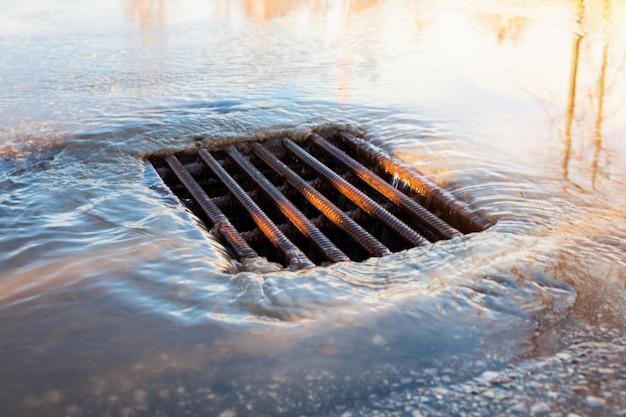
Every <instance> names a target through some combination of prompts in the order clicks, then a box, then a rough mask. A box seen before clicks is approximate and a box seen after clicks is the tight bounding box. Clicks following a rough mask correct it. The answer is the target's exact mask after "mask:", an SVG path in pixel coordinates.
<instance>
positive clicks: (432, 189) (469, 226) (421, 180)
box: [340, 132, 491, 233]
mask: <svg viewBox="0 0 626 417" xmlns="http://www.w3.org/2000/svg"><path fill="white" fill-rule="evenodd" d="M340 138H341V139H342V140H343V141H344V142H345V143H347V144H349V145H350V146H352V147H353V149H354V150H355V151H356V152H357V153H359V154H360V155H362V156H364V157H366V158H368V159H369V160H371V161H374V162H376V163H377V164H378V165H379V166H380V167H381V168H382V169H383V170H385V171H386V172H388V173H389V174H390V175H393V176H397V177H398V178H399V179H400V180H401V181H403V182H404V183H406V184H407V185H408V186H409V187H410V188H411V189H412V190H413V191H415V192H416V193H417V194H419V195H420V196H422V197H424V198H425V199H426V200H427V201H428V200H430V201H432V202H433V204H434V206H435V207H436V208H437V209H439V210H441V211H442V216H443V217H444V219H445V220H446V221H448V222H450V223H455V224H456V225H458V226H459V228H460V229H461V231H463V232H465V233H469V232H480V231H483V230H485V229H487V228H489V227H490V226H491V224H490V223H489V222H488V221H487V220H485V219H483V218H482V217H480V216H479V215H477V214H476V213H474V212H472V211H471V210H470V209H469V208H468V207H467V206H466V205H465V204H464V203H462V202H460V201H459V200H457V199H456V198H454V197H453V196H452V194H450V193H449V192H448V191H446V190H444V189H443V188H441V187H439V186H438V185H436V184H435V183H433V182H432V181H430V180H429V179H428V178H426V177H424V176H423V175H420V174H418V173H417V172H415V170H414V169H412V168H409V167H407V166H406V165H405V164H404V163H402V162H401V161H400V160H398V159H397V158H394V157H392V156H389V155H386V154H385V153H384V152H382V151H381V150H380V149H378V148H377V147H376V146H374V145H372V144H370V143H368V142H366V141H364V140H363V139H361V138H357V137H356V136H354V135H352V134H350V133H346V132H343V133H341V135H340Z"/></svg>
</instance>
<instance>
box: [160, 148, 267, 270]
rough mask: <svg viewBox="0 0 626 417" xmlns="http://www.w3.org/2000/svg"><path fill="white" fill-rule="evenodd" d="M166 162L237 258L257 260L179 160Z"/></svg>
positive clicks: (255, 254)
mask: <svg viewBox="0 0 626 417" xmlns="http://www.w3.org/2000/svg"><path fill="white" fill-rule="evenodd" d="M165 162H166V163H167V165H168V166H169V167H170V169H171V170H172V172H173V173H174V175H175V176H176V177H177V178H178V180H179V181H180V182H181V183H182V184H183V186H184V187H185V188H186V189H187V191H188V192H189V194H191V196H192V197H193V199H194V201H195V202H196V203H197V204H198V206H200V208H201V209H202V211H203V212H204V213H205V214H206V215H207V217H208V218H209V220H211V222H212V223H213V225H214V226H215V228H216V230H217V231H218V233H219V234H220V236H222V238H224V240H226V241H227V242H228V243H229V244H230V246H231V247H232V248H233V250H234V251H235V253H236V254H237V256H238V257H239V258H241V259H245V258H256V257H257V256H258V255H257V253H256V252H255V251H254V250H253V249H252V248H251V247H250V245H248V243H247V242H246V241H245V240H244V239H243V238H242V237H241V235H240V234H239V232H238V231H237V229H235V227H234V226H233V225H232V224H231V223H230V221H229V220H228V218H227V217H226V216H225V215H224V213H222V212H221V211H220V209H219V208H218V207H217V206H216V205H215V203H213V202H212V201H211V199H210V198H209V196H208V195H206V193H205V192H204V190H203V189H202V187H200V185H199V184H198V183H197V182H196V180H194V178H193V177H192V176H191V174H189V172H187V170H186V169H185V167H184V166H183V164H181V163H180V161H179V160H178V158H176V157H175V156H174V155H170V156H168V157H166V158H165Z"/></svg>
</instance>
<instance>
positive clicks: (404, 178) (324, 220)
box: [150, 131, 489, 269]
mask: <svg viewBox="0 0 626 417" xmlns="http://www.w3.org/2000/svg"><path fill="white" fill-rule="evenodd" d="M150 162H151V163H152V165H153V166H154V167H155V169H156V170H157V172H158V173H159V175H160V176H161V178H162V179H163V181H164V182H165V183H166V184H167V186H168V187H169V188H170V190H171V191H172V192H173V193H174V194H175V195H176V196H177V197H178V198H179V199H180V200H181V201H182V202H183V203H184V204H185V205H186V206H187V207H188V208H189V209H190V210H191V211H192V212H193V213H194V214H196V215H197V216H198V218H199V219H200V220H201V221H202V222H204V223H205V224H206V226H207V227H208V228H210V229H213V230H214V231H215V232H216V233H217V234H218V236H219V237H220V238H221V239H222V240H223V242H224V243H225V244H226V245H227V246H228V247H229V248H230V249H231V250H232V252H233V253H234V255H235V257H237V258H238V259H240V260H243V259H246V258H256V257H258V256H262V257H265V258H267V259H268V260H270V261H272V262H277V263H281V264H282V265H283V266H284V267H288V268H290V269H301V268H308V267H312V266H314V265H324V264H328V263H334V262H342V261H350V260H352V261H362V260H365V259H367V258H369V257H373V256H376V257H380V256H385V255H389V254H391V253H393V252H398V251H402V250H405V249H409V248H413V247H416V246H428V245H429V244H431V243H433V242H436V241H439V240H444V239H451V238H454V237H456V236H460V235H462V234H466V233H472V232H480V231H482V230H484V229H485V228H487V227H488V226H489V223H488V222H487V221H486V220H485V219H483V218H481V217H480V216H478V215H477V214H475V213H473V212H472V211H470V210H469V209H468V208H467V207H466V206H465V205H464V204H463V203H462V202H460V201H459V200H456V199H455V198H454V197H453V196H452V195H451V194H450V193H449V192H447V191H446V190H444V189H443V188H441V187H439V186H437V185H435V184H434V183H433V182H431V181H430V180H428V179H427V178H425V177H424V176H422V175H420V174H419V173H418V172H416V171H415V170H413V169H411V168H409V167H408V166H406V165H404V164H402V163H401V162H400V161H398V160H397V159H395V158H394V157H392V156H390V155H388V154H386V153H384V152H383V151H381V150H380V149H379V148H377V147H375V146H374V145H372V144H370V143H369V142H366V141H365V140H363V139H361V138H359V137H357V136H355V135H353V134H352V133H348V132H345V131H340V132H336V131H335V132H333V133H326V134H324V133H321V132H319V133H312V134H310V135H308V136H307V137H305V138H301V139H297V140H295V139H289V138H284V137H283V138H281V137H276V138H271V139H266V140H263V141H259V140H258V139H257V140H249V141H239V142H237V143H232V144H227V145H221V146H219V145H218V146H215V147H211V148H204V149H200V150H197V149H196V150H194V151H193V152H182V153H178V154H173V155H167V156H164V157H163V156H159V157H153V158H150Z"/></svg>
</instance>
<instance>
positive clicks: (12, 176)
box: [0, 0, 626, 416]
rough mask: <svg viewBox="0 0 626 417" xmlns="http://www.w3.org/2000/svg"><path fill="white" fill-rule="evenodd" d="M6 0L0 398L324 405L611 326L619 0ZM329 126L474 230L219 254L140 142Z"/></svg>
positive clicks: (205, 408) (86, 404) (616, 236)
mask: <svg viewBox="0 0 626 417" xmlns="http://www.w3.org/2000/svg"><path fill="white" fill-rule="evenodd" d="M581 6H582V7H581ZM0 7H1V8H0V55H1V56H2V57H3V64H2V65H1V66H0V120H1V121H2V123H1V125H0V149H1V151H2V159H1V160H0V190H1V193H0V381H1V383H0V388H1V389H0V414H1V415H3V416H21V415H31V416H34V415H71V416H74V415H75V416H78V415H100V416H104V415H150V416H155V415H176V414H177V413H180V414H181V415H182V412H181V410H188V411H189V415H219V414H220V413H226V414H223V415H224V416H228V415H235V414H236V415H259V414H269V415H273V414H277V413H281V412H282V413H284V414H286V415H296V414H306V415H311V414H312V415H328V414H335V413H341V412H342V411H343V410H346V409H351V408H352V407H353V406H354V405H355V404H356V405H359V406H361V405H363V404H375V403H376V401H377V399H380V398H386V397H387V396H388V395H390V394H391V393H397V392H398V391H400V390H404V389H411V388H415V387H421V386H425V385H428V384H429V383H430V382H429V381H430V380H431V379H432V376H433V375H435V374H436V375H438V378H440V380H441V381H443V383H444V385H445V384H455V383H459V382H461V381H464V380H466V379H467V378H471V377H473V376H476V375H480V374H481V373H482V372H483V371H484V370H486V369H496V370H497V369H501V368H503V367H505V366H507V365H511V364H512V365H515V364H516V363H518V362H519V361H520V360H523V359H529V360H533V358H536V357H538V356H541V355H551V354H552V353H554V352H556V351H558V350H559V349H561V348H563V347H564V346H566V345H567V343H568V341H569V340H570V339H571V338H572V337H574V335H576V337H580V338H582V340H584V341H600V340H608V341H609V342H610V341H611V340H612V338H614V337H616V336H617V335H620V334H622V335H623V334H624V330H623V329H624V317H625V313H626V306H625V304H624V303H625V301H624V300H626V297H625V295H626V292H625V291H624V282H625V280H626V256H625V252H626V243H625V242H626V221H625V209H626V198H625V197H624V196H625V195H626V178H625V175H624V173H625V172H626V145H625V143H626V142H625V141H624V139H623V138H624V135H625V134H626V117H625V116H626V111H625V107H624V106H625V103H624V97H626V87H625V82H626V76H625V74H626V73H625V72H624V69H625V65H626V59H625V58H624V57H626V31H625V29H624V28H626V24H624V23H626V4H625V3H623V2H620V1H613V2H602V1H598V2H584V3H578V4H577V3H575V2H571V3H570V2H567V1H554V2H531V3H527V2H517V1H503V2H495V1H478V0H477V1H472V2H469V3H467V4H466V5H462V6H460V5H458V4H457V3H456V2H446V1H442V2H440V3H438V4H435V5H433V4H431V3H424V2H419V1H408V0H407V1H403V0H400V1H395V2H393V1H376V0H369V1H365V0H360V1H338V2H334V1H333V2H331V1H322V0H318V1H316V0H310V1H305V0H302V1H293V2H287V1H278V0H275V1H271V0H265V1H243V0H242V1H214V2H207V3H201V2H192V1H183V0H178V1H171V2H168V1H159V0H155V1H150V0H143V1H132V0H128V1H123V2H120V3H117V2H110V3H109V2H104V4H100V3H96V2H94V4H86V2H72V1H61V2H54V3H52V4H48V3H41V2H37V1H32V2H25V3H24V2H20V3H19V4H13V3H12V2H0ZM323 124H340V125H341V124H345V125H349V126H352V127H355V128H358V129H361V130H363V131H364V132H366V134H367V138H368V139H369V140H371V141H373V142H375V143H377V144H379V145H380V146H381V147H383V148H385V149H386V150H387V151H389V152H392V153H395V154H396V155H397V156H399V157H400V158H401V159H403V160H405V161H407V162H408V163H410V164H412V165H413V166H415V167H416V168H417V169H419V170H420V171H422V172H423V173H425V174H427V175H429V176H431V178H432V179H433V180H434V181H436V182H437V183H439V184H442V185H444V186H445V187H447V188H448V189H450V190H451V191H452V192H453V193H454V194H455V195H456V196H457V197H458V198H460V199H462V200H464V201H467V202H468V204H470V206H471V207H472V208H473V209H476V210H480V211H481V212H482V213H484V214H485V215H486V216H489V217H490V218H491V219H492V220H493V221H494V222H495V226H493V227H492V228H490V229H489V230H488V231H486V232H484V233H481V234H476V235H469V236H465V237H463V238H455V239H453V240H450V241H445V242H440V243H437V244H435V245H433V246H431V247H428V248H416V249H412V250H409V251H406V252H403V253H399V254H395V255H393V256H391V257H389V258H385V259H370V260H368V261H366V262H364V263H360V264H356V263H343V264H337V265H333V266H331V267H326V268H317V269H313V270H308V271H299V272H273V273H266V274H259V273H255V272H242V273H238V274H235V275H232V274H228V273H227V272H228V271H229V270H232V261H231V260H230V259H229V258H228V256H227V255H226V252H225V250H224V248H223V247H221V245H220V244H219V243H218V242H216V241H215V240H214V239H213V237H212V235H211V234H210V232H208V231H206V230H205V229H203V228H202V227H200V225H199V223H198V222H197V221H196V220H195V219H194V217H193V216H192V215H191V214H190V213H189V212H188V211H186V210H185V209H184V207H183V206H182V205H181V204H180V203H179V202H178V201H177V200H176V199H175V198H174V197H172V196H171V195H170V194H169V193H168V191H167V189H166V187H165V186H164V184H163V183H162V182H161V180H160V179H159V177H158V175H156V173H155V172H154V170H153V169H152V168H151V167H150V165H149V164H147V163H145V162H144V159H143V158H144V156H145V155H148V154H151V153H153V152H161V151H168V150H169V151H174V150H181V149H184V148H187V147H189V146H194V145H196V144H197V143H198V142H200V143H202V142H203V141H204V142H208V141H211V140H214V139H216V138H223V137H237V136H246V135H256V134H263V133H264V132H267V131H274V130H279V129H296V130H299V131H306V130H307V129H308V128H310V127H312V126H319V125H323ZM394 411H398V410H393V409H392V410H391V413H393V412H394ZM229 413H230V414H229Z"/></svg>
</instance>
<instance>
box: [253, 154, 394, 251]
mask: <svg viewBox="0 0 626 417" xmlns="http://www.w3.org/2000/svg"><path fill="white" fill-rule="evenodd" d="M252 149H253V151H254V153H255V154H256V155H257V156H258V157H259V158H261V159H262V160H263V161H264V162H265V163H266V164H267V165H268V166H269V167H270V168H272V169H273V170H274V171H276V173H278V174H279V175H280V176H282V177H283V178H285V180H286V181H287V182H288V183H289V184H291V185H292V186H293V187H294V188H295V189H296V190H298V191H299V192H300V193H301V194H302V195H303V196H304V198H305V199H306V200H307V201H308V202H309V203H311V205H313V206H314V207H315V208H317V209H318V210H319V212H320V213H322V214H323V215H324V216H325V217H326V218H327V219H328V220H330V221H331V222H332V223H334V224H335V225H336V226H337V227H339V228H340V229H341V230H343V231H344V232H346V233H347V234H348V235H349V236H351V237H352V238H353V239H354V240H355V241H356V242H357V243H358V244H359V245H360V246H361V247H363V249H365V250H366V251H367V252H368V253H369V254H370V255H372V256H385V255H389V254H390V253H391V252H390V251H389V249H387V247H386V246H385V245H383V244H382V243H380V242H379V241H378V240H377V239H376V238H375V237H374V236H372V235H371V234H369V233H368V232H367V231H366V230H365V229H363V228H362V227H361V226H360V225H359V224H358V223H357V222H355V221H354V220H353V219H351V218H350V217H349V216H348V215H347V214H346V213H344V212H343V211H342V210H340V209H339V208H338V207H337V206H335V205H334V204H333V203H332V202H331V201H330V200H329V199H328V198H326V197H324V195H323V194H322V193H320V192H319V191H318V190H316V189H315V188H313V187H312V186H311V185H310V184H309V183H307V182H306V181H305V180H304V179H302V177H300V176H299V175H298V174H296V173H295V172H294V171H293V170H292V169H291V168H289V167H288V166H287V165H286V164H284V163H283V162H282V161H281V160H279V159H278V158H276V156H274V155H273V154H272V153H271V152H269V151H268V150H267V149H266V148H265V147H264V146H263V145H261V144H260V143H253V144H252Z"/></svg>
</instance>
